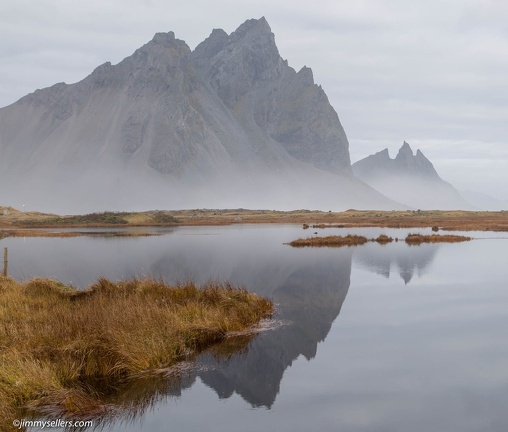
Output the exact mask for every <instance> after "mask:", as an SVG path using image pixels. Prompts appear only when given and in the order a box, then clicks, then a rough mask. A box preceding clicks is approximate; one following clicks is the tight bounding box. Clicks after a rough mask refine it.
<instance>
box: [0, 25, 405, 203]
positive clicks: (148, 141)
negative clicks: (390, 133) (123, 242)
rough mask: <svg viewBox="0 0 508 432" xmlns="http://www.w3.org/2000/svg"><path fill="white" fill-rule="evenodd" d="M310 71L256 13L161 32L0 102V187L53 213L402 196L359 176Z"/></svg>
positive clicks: (4, 196) (9, 198) (1, 195)
mask: <svg viewBox="0 0 508 432" xmlns="http://www.w3.org/2000/svg"><path fill="white" fill-rule="evenodd" d="M348 147H349V145H348V140H347V137H346V134H345V132H344V130H343V128H342V126H341V123H340V121H339V118H338V116H337V114H336V112H335V110H334V109H333V108H332V106H331V105H330V103H329V102H328V98H327V96H326V94H325V93H324V91H323V89H322V88H321V87H320V86H318V85H316V84H314V80H313V76H312V71H311V70H310V69H309V68H307V67H304V68H302V69H301V70H300V71H298V72H296V71H295V70H294V69H293V68H291V67H290V66H288V63H287V61H285V60H283V59H282V58H281V56H280V55H279V52H278V49H277V47H276V44H275V39H274V35H273V33H272V32H271V29H270V27H269V25H268V23H267V22H266V20H265V19H264V18H261V19H259V20H255V19H252V20H248V21H246V22H245V23H243V24H242V25H241V26H240V27H238V29H237V30H236V31H234V32H233V33H231V34H229V35H228V34H227V33H226V32H224V31H223V30H217V29H216V30H213V32H212V33H211V35H210V36H209V37H208V38H207V39H206V40H205V41H203V42H202V43H201V44H199V45H198V46H197V47H196V49H195V50H194V51H191V50H190V48H189V47H188V46H187V44H186V43H185V42H184V41H181V40H179V39H176V38H175V35H174V34H173V33H172V32H169V33H157V34H156V35H155V36H154V38H153V39H152V40H151V41H150V42H148V43H147V44H146V45H144V46H142V47H141V48H139V49H138V50H136V51H135V52H134V54H132V55H131V56H130V57H127V58H125V59H124V60H123V61H121V62H120V63H118V64H117V65H111V64H110V63H105V64H103V65H101V66H99V67H97V68H96V69H95V70H94V71H93V72H92V73H91V74H90V75H89V76H88V77H86V78H85V79H83V80H82V81H80V82H78V83H75V84H71V85H67V84H65V83H59V84H55V85H54V86H52V87H49V88H45V89H42V90H37V91H35V92H34V93H31V94H29V95H27V96H25V97H23V98H22V99H20V100H19V101H18V102H16V103H14V104H12V105H10V106H8V107H5V108H2V109H0V182H1V184H2V185H3V186H2V189H1V192H0V199H1V201H2V202H4V203H5V204H9V205H12V206H15V207H20V206H21V205H26V206H27V208H31V209H39V210H44V211H55V212H82V211H98V210H104V209H111V210H122V209H130V210H142V209H147V208H152V209H153V208H168V209H169V208H189V207H191V208H196V207H197V208H202V207H208V208H220V207H222V208H236V207H246V208H274V209H281V210H284V209H294V208H317V209H326V210H345V209H347V208H351V207H355V208H378V209H387V208H395V207H400V206H399V205H398V204H396V203H393V202H391V201H390V200H389V199H387V198H386V197H384V196H382V195H381V194H379V193H378V192H377V191H374V190H373V189H372V188H370V187H369V186H367V185H365V184H364V183H363V182H361V181H359V180H358V179H356V177H355V176H354V175H353V173H352V170H351V163H350V158H349V148H348Z"/></svg>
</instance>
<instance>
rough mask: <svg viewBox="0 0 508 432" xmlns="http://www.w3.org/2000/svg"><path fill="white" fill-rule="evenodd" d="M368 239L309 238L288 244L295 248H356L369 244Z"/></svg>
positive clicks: (359, 237) (350, 236)
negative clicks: (356, 246)
mask: <svg viewBox="0 0 508 432" xmlns="http://www.w3.org/2000/svg"><path fill="white" fill-rule="evenodd" d="M367 242H368V240H367V237H364V236H358V235H351V234H349V235H347V236H344V237H343V236H327V237H309V238H305V239H303V238H302V239H297V240H293V241H292V242H290V243H288V244H289V245H290V246H293V247H305V246H312V247H327V246H332V247H341V246H355V245H361V244H364V243H367Z"/></svg>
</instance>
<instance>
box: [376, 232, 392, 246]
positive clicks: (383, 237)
mask: <svg viewBox="0 0 508 432" xmlns="http://www.w3.org/2000/svg"><path fill="white" fill-rule="evenodd" d="M372 241H375V242H376V243H380V244H386V243H391V242H392V241H393V238H392V237H388V236H387V235H386V234H380V235H379V236H378V237H377V238H375V239H372Z"/></svg>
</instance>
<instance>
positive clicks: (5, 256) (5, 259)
mask: <svg viewBox="0 0 508 432" xmlns="http://www.w3.org/2000/svg"><path fill="white" fill-rule="evenodd" d="M8 254H9V252H8V250H7V248H4V276H5V277H7V262H8V259H7V257H8Z"/></svg>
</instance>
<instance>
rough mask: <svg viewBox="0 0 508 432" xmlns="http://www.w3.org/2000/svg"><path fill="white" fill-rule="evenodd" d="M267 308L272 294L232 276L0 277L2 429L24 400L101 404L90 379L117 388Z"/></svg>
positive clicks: (62, 405) (76, 411)
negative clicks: (199, 281) (219, 279)
mask: <svg viewBox="0 0 508 432" xmlns="http://www.w3.org/2000/svg"><path fill="white" fill-rule="evenodd" d="M272 312H273V305H272V303H271V302H270V301H269V300H267V299H264V298H261V297H258V296H257V295H255V294H253V293H249V292H247V291H245V290H243V289H238V288H235V287H232V286H231V285H229V284H209V285H207V286H204V287H201V288H199V287H197V286H196V285H194V284H193V283H187V284H184V285H180V286H168V285H166V284H165V283H163V282H161V281H156V280H153V279H145V280H136V279H133V280H128V281H122V282H111V281H109V280H107V279H99V281H98V282H97V283H95V284H94V285H92V286H91V287H90V288H88V289H86V290H83V291H78V290H76V289H74V288H72V287H69V286H66V285H64V284H62V283H59V282H55V281H52V280H47V279H34V280H32V281H29V282H26V283H19V282H17V281H14V280H13V279H10V278H6V277H1V276H0V341H1V343H0V356H1V362H0V418H2V419H3V420H4V421H6V423H5V424H0V429H1V430H3V429H2V427H4V426H7V427H9V425H10V424H11V422H12V420H13V419H16V418H21V417H20V415H21V412H22V409H25V408H26V407H28V408H30V409H32V410H35V411H41V412H43V411H44V412H48V409H49V408H48V407H51V409H52V412H58V413H60V415H63V416H71V417H72V416H81V417H82V416H89V415H90V413H93V412H96V411H97V410H100V409H101V407H103V406H104V405H105V401H104V399H103V398H102V393H101V390H100V389H97V388H96V387H94V383H97V382H101V383H102V384H101V385H102V386H104V383H105V382H107V383H108V388H109V389H114V388H115V386H116V385H117V384H120V383H122V382H125V381H126V380H129V379H131V378H132V377H134V376H136V374H139V373H141V372H146V371H150V370H157V369H161V368H168V367H170V366H172V365H175V364H178V363H179V362H181V361H184V360H187V361H189V360H192V359H193V357H194V356H195V355H197V354H198V353H199V352H201V351H203V350H204V349H206V348H208V347H210V346H212V345H213V344H216V343H218V342H221V341H223V340H224V339H225V338H226V337H227V336H228V335H229V334H233V333H238V332H245V331H247V330H251V329H253V327H254V326H256V325H257V324H258V323H259V321H260V320H261V319H262V318H264V317H268V316H270V315H271V313H272Z"/></svg>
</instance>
